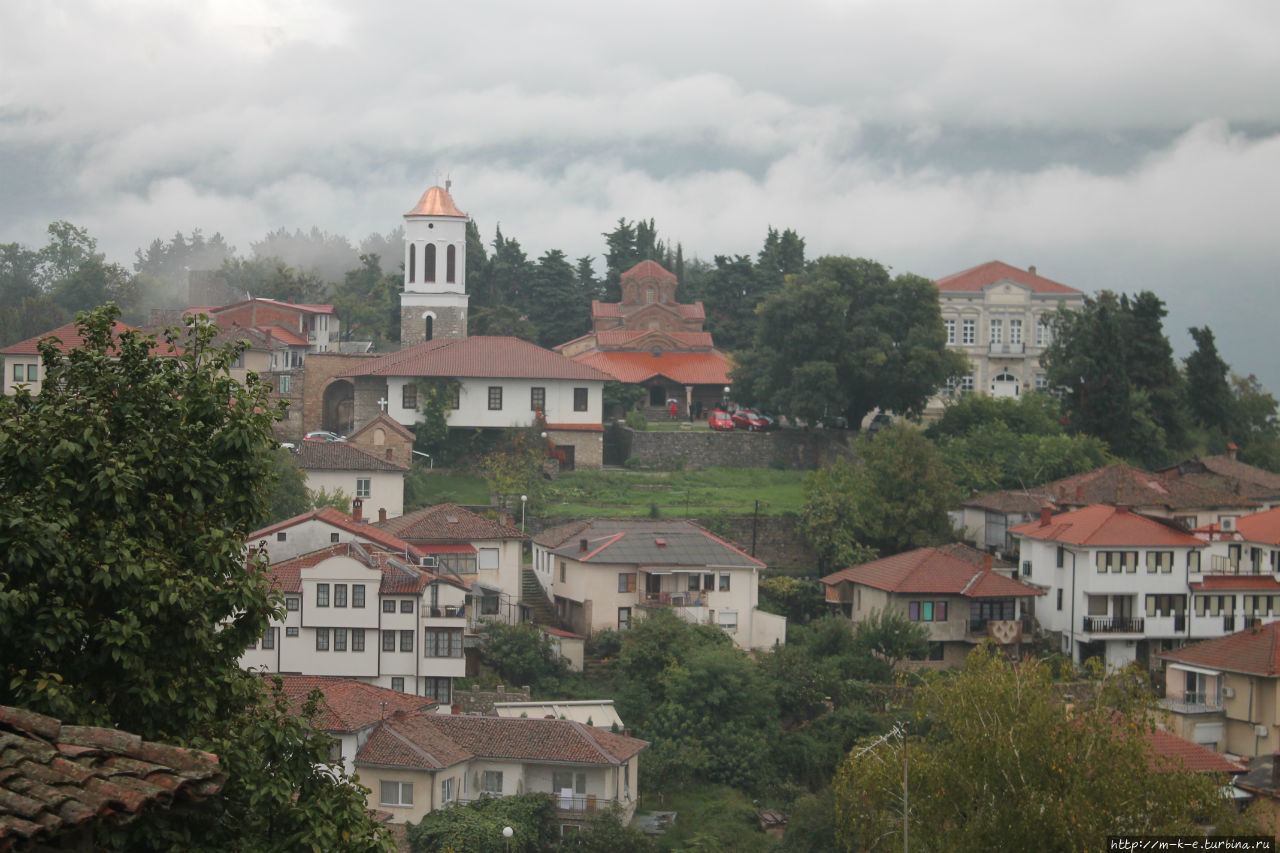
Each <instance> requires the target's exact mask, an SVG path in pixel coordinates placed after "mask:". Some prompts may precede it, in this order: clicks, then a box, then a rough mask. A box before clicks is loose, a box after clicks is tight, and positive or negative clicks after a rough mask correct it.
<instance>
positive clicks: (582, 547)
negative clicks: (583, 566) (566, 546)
mask: <svg viewBox="0 0 1280 853" xmlns="http://www.w3.org/2000/svg"><path fill="white" fill-rule="evenodd" d="M578 551H579V552H580V553H584V554H585V553H586V551H587V540H585V539H579V540H578Z"/></svg>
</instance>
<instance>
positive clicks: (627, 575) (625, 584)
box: [618, 572, 697, 592]
mask: <svg viewBox="0 0 1280 853" xmlns="http://www.w3.org/2000/svg"><path fill="white" fill-rule="evenodd" d="M694 577H697V575H694ZM695 589H696V587H695ZM635 591H636V573H635V572H618V592H635Z"/></svg>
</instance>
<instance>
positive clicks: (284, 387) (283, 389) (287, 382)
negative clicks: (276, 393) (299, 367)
mask: <svg viewBox="0 0 1280 853" xmlns="http://www.w3.org/2000/svg"><path fill="white" fill-rule="evenodd" d="M292 387H293V379H292V377H290V376H289V375H288V374H285V375H284V376H281V377H280V393H281V394H288V393H289V391H290V390H291V389H292Z"/></svg>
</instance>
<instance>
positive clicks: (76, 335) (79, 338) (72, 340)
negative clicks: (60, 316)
mask: <svg viewBox="0 0 1280 853" xmlns="http://www.w3.org/2000/svg"><path fill="white" fill-rule="evenodd" d="M136 331H138V330H137V329H135V328H133V327H132V326H126V325H125V324H124V323H121V322H118V321H117V322H115V323H112V324H111V335H112V337H113V338H118V337H119V336H120V335H121V334H123V333H125V332H136ZM44 338H53V339H54V340H55V341H57V348H58V352H61V353H68V352H71V351H72V350H74V349H80V347H82V346H84V335H82V334H80V330H79V329H78V328H77V327H76V324H75V323H67V324H66V325H65V326H59V327H58V328H56V329H54V330H52V331H49V332H45V333H44V334H42V335H36V336H35V337H34V338H27V339H26V340H25V341H19V342H18V343H16V344H10V345H9V346H7V347H5V348H4V349H0V355H39V353H40V349H39V347H38V344H39V343H40V341H41V340H43V339H44ZM151 354H152V355H160V356H166V357H170V356H178V355H181V354H182V350H181V349H180V348H178V347H171V346H169V345H168V344H166V343H165V342H164V341H162V340H161V341H157V342H156V344H155V346H153V347H152V348H151Z"/></svg>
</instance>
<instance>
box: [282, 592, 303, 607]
mask: <svg viewBox="0 0 1280 853" xmlns="http://www.w3.org/2000/svg"><path fill="white" fill-rule="evenodd" d="M300 604H301V602H300V601H299V600H298V597H297V596H296V595H291V596H289V597H288V598H286V599H285V600H284V609H285V610H297V609H298V607H299V605H300Z"/></svg>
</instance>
